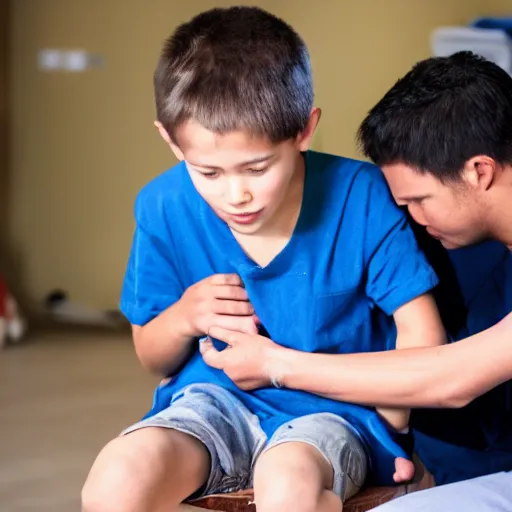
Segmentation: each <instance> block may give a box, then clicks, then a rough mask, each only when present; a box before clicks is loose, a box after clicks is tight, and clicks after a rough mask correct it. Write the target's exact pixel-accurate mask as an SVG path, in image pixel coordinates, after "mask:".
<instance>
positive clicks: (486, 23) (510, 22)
mask: <svg viewBox="0 0 512 512" xmlns="http://www.w3.org/2000/svg"><path fill="white" fill-rule="evenodd" d="M470 26H471V27H474V28H489V29H499V30H503V31H505V32H506V33H507V34H508V35H509V36H510V37H512V18H509V17H504V18H477V19H476V20H474V21H473V22H472V23H471V24H470Z"/></svg>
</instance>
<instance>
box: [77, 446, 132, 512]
mask: <svg viewBox="0 0 512 512" xmlns="http://www.w3.org/2000/svg"><path fill="white" fill-rule="evenodd" d="M124 441H125V439H123V438H119V439H114V440H113V441H111V442H110V443H109V444H108V445H107V446H105V448H103V450H102V451H101V452H100V454H99V455H98V457H97V459H96V460H95V462H94V464H93V466H92V468H91V471H90V472H89V475H88V477H87V480H86V482H85V484H84V486H83V488H82V510H83V512H117V511H123V512H125V508H124V506H123V504H122V499H123V497H124V496H126V495H127V494H129V489H130V486H131V483H132V482H133V479H134V477H135V476H136V475H137V474H139V469H140V468H139V467H138V465H139V462H138V461H140V460H141V459H140V458H139V456H142V454H141V453H136V452H137V450H136V449H135V450H132V449H131V447H130V446H127V445H126V443H125V442H124Z"/></svg>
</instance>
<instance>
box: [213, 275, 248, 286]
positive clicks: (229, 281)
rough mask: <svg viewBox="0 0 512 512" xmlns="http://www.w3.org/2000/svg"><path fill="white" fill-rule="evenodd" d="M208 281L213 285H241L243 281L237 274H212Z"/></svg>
mask: <svg viewBox="0 0 512 512" xmlns="http://www.w3.org/2000/svg"><path fill="white" fill-rule="evenodd" d="M210 283H211V284H213V285H215V286H243V285H244V284H243V282H242V280H241V279H240V276H239V275H238V274H214V275H213V276H212V277H211V278H210Z"/></svg>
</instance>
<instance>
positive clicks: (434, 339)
mask: <svg viewBox="0 0 512 512" xmlns="http://www.w3.org/2000/svg"><path fill="white" fill-rule="evenodd" d="M393 317H394V319H395V323H396V328H397V339H396V349H397V350H401V349H411V348H418V347H434V346H438V345H443V344H444V343H446V332H445V329H444V327H443V323H442V321H441V318H440V315H439V311H438V309H437V306H436V303H435V301H434V299H433V298H432V296H431V295H430V294H426V295H422V296H421V297H418V298H416V299H414V300H412V301H411V302H408V303H407V304H405V305H403V306H402V307H400V308H398V309H397V311H395V313H394V315H393ZM377 411H378V412H379V414H380V415H381V416H382V417H383V418H384V419H385V420H386V422H387V423H388V424H389V425H390V426H391V427H392V428H394V429H395V430H397V431H403V430H404V429H406V428H407V426H408V424H409V415H410V410H409V409H402V408H389V407H386V408H385V407H379V408H377Z"/></svg>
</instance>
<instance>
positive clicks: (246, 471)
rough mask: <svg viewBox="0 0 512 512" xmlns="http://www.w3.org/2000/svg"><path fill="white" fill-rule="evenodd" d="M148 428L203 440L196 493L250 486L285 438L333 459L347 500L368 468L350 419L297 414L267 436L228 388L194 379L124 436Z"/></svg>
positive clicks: (336, 484)
mask: <svg viewBox="0 0 512 512" xmlns="http://www.w3.org/2000/svg"><path fill="white" fill-rule="evenodd" d="M145 427H163V428H170V429H175V430H178V431H180V432H183V433H185V434H189V435H191V436H192V437H195V438H196V439H198V440H199V441H201V442H202V443H203V444H204V445H205V446H206V448H207V449H208V451H209V452H210V456H211V470H210V475H209V478H208V481H207V482H206V484H205V486H204V487H203V488H202V489H200V491H198V493H196V494H195V495H194V496H193V497H194V498H195V497H200V496H207V495H210V494H220V493H229V492H236V491H239V490H244V489H249V488H251V487H252V483H253V469H254V464H255V462H256V460H257V459H258V457H260V456H261V454H262V453H264V452H265V451H266V450H269V449H270V448H272V447H274V446H277V445H279V444H282V443H286V442H301V443H307V444H310V445H312V446H314V447H316V448H317V449H318V450H319V451H320V453H322V455H323V456H324V457H325V458H326V459H327V460H328V461H329V462H330V463H331V466H332V468H333V471H334V480H333V489H332V490H333V491H334V492H335V493H336V494H337V495H338V496H340V497H341V499H342V500H343V501H345V500H346V499H348V498H350V497H351V496H353V495H354V494H355V493H357V492H358V491H359V489H360V488H361V486H362V485H363V483H364V480H365V477H366V472H367V466H368V461H367V456H366V452H365V449H364V447H363V444H362V442H361V440H360V439H359V437H358V435H357V433H356V432H355V431H354V429H353V428H352V427H351V426H350V425H348V424H347V422H346V421H345V420H343V419H342V418H339V417H338V416H336V415H334V414H330V413H319V414H312V415H309V416H302V417H300V418H296V419H294V420H292V421H290V422H288V423H285V424H284V425H282V426H281V427H279V428H278V429H277V430H276V431H275V433H274V435H273V436H272V437H271V438H270V439H267V436H266V435H265V433H264V432H263V430H262V429H261V427H260V423H259V420H258V418H257V417H256V416H255V415H254V414H252V413H251V412H250V411H249V409H247V407H245V405H243V403H242V402H241V401H240V400H238V399H237V398H236V397H235V396H234V395H233V394H231V393H230V392H229V391H227V390H225V389H223V388H221V387H219V386H216V385H214V384H193V385H190V386H188V387H186V388H184V389H183V390H181V391H180V392H179V393H178V394H177V395H176V396H175V397H174V398H173V401H172V403H171V405H170V406H169V407H168V408H167V409H165V410H163V411H161V412H159V413H157V414H156V415H155V416H152V417H150V418H147V419H145V420H142V421H140V422H138V423H136V424H135V425H133V426H131V427H129V428H127V429H126V430H124V431H123V432H122V434H121V435H125V434H128V433H130V432H133V431H134V430H138V429H141V428H145Z"/></svg>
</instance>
